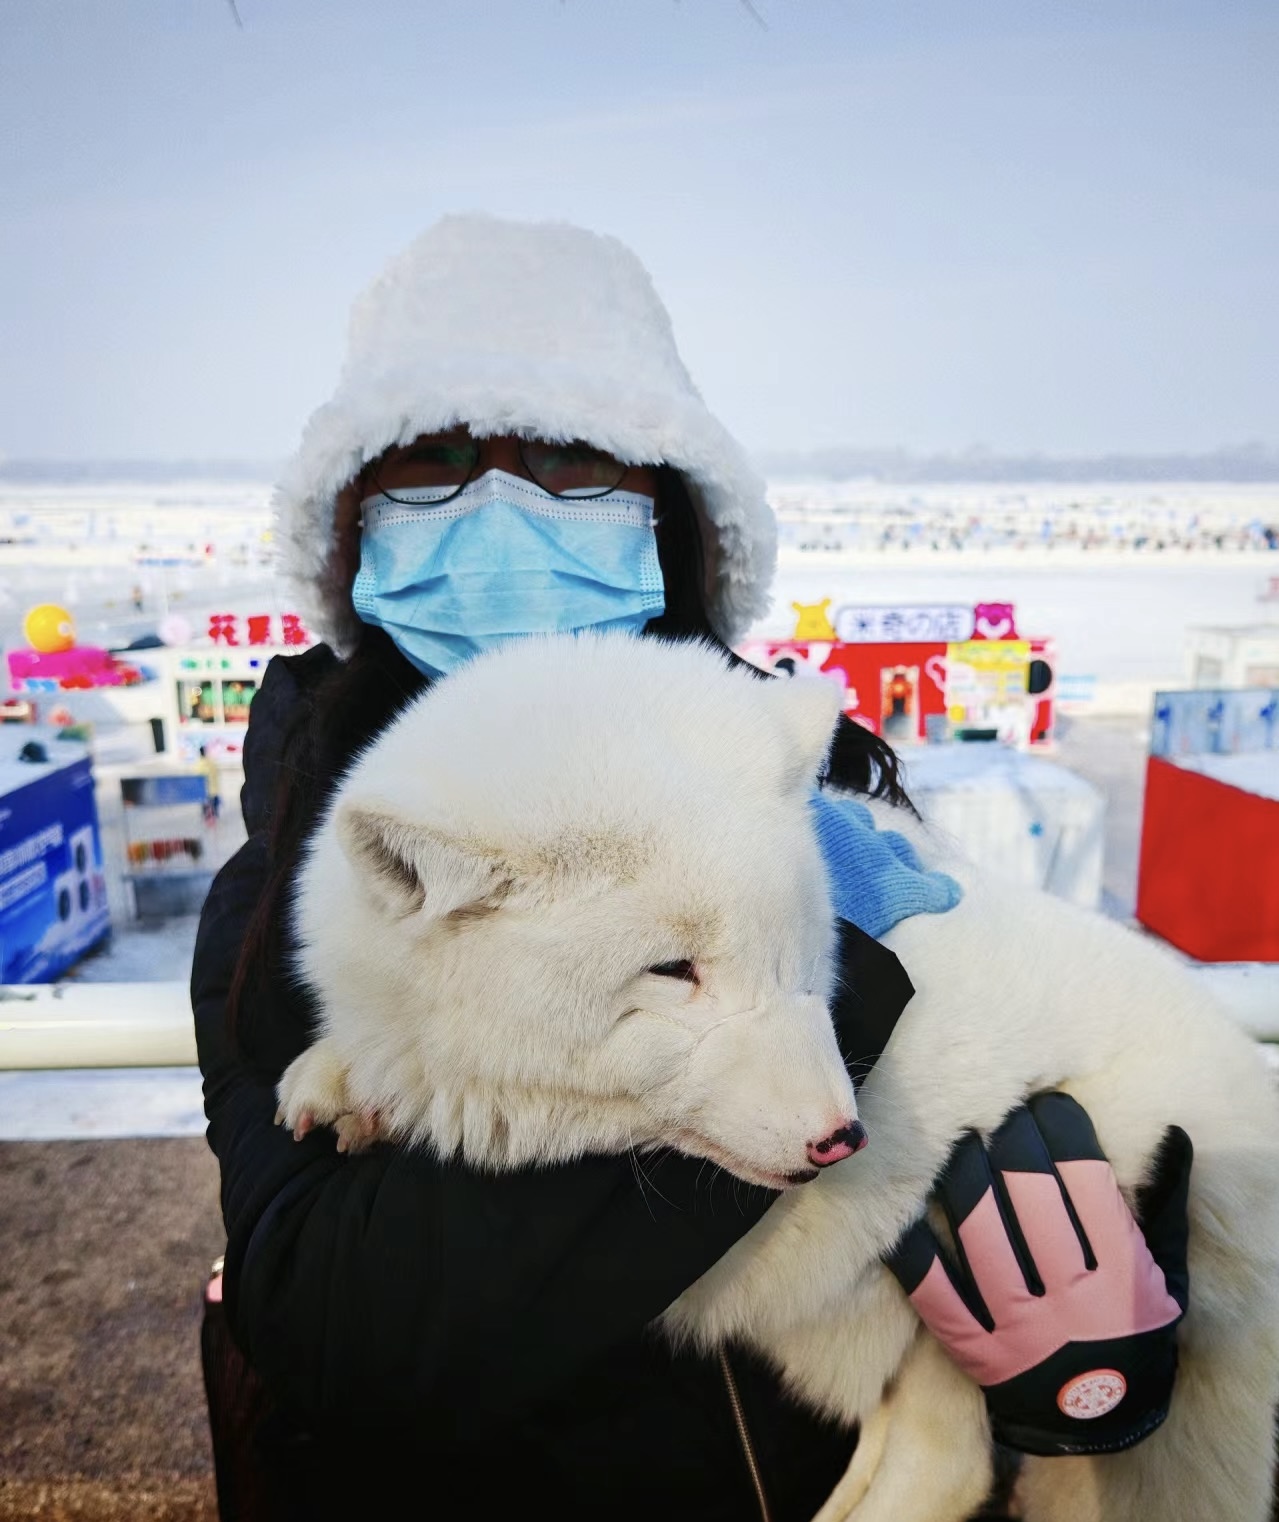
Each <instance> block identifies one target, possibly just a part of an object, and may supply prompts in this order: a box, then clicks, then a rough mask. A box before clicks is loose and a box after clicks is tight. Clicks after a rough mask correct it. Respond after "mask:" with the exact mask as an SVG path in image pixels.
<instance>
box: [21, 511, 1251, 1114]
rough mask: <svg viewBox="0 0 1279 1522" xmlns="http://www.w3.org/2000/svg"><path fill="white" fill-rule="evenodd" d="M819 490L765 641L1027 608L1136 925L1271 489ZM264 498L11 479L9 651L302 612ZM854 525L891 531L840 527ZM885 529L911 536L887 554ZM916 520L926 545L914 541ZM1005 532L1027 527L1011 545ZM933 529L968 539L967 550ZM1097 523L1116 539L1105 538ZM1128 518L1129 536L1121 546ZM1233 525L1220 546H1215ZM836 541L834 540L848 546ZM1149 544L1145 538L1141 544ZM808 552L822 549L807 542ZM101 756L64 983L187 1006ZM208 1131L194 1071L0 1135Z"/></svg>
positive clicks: (781, 575)
mask: <svg viewBox="0 0 1279 1522" xmlns="http://www.w3.org/2000/svg"><path fill="white" fill-rule="evenodd" d="M813 491H814V489H813V488H810V487H807V486H804V485H803V484H802V483H801V484H799V485H796V486H787V485H785V484H780V485H778V486H776V487H774V489H773V493H772V495H773V498H774V501H775V503H776V504H777V505H778V507H779V508H780V509H782V511H783V514H784V519H783V524H782V552H781V560H780V566H779V572H778V578H777V583H776V588H775V592H776V596H775V602H774V610H773V612H772V614H771V615H770V616H769V617H768V618H767V619H765V620H763V621H762V622H761V624H760V625H759V626H758V627H757V628H756V629H755V630H753V631H752V633H754V634H759V635H764V634H768V635H788V634H790V633H791V632H792V631H793V628H794V617H795V615H794V611H793V609H792V607H791V604H792V603H800V604H812V603H819V602H821V601H822V600H823V599H825V598H829V599H831V609H832V611H833V610H834V609H835V608H838V607H839V606H840V605H841V604H844V603H853V602H856V603H859V604H864V603H875V604H907V603H929V602H948V603H949V602H958V603H965V604H968V605H969V606H972V605H974V604H976V603H978V602H1010V603H1012V604H1013V605H1014V607H1015V609H1016V616H1017V624H1018V629H1019V632H1020V633H1021V634H1023V635H1049V636H1053V637H1054V638H1055V639H1056V642H1057V649H1058V676H1059V681H1060V680H1062V679H1065V680H1066V682H1067V684H1068V685H1069V686H1070V687H1071V688H1072V690H1074V691H1076V692H1078V693H1089V694H1091V697H1088V698H1083V699H1080V700H1077V701H1075V702H1072V703H1070V704H1067V705H1064V707H1065V710H1066V711H1064V712H1063V714H1062V715H1061V717H1060V719H1059V729H1058V740H1057V744H1056V747H1055V749H1054V752H1053V757H1054V759H1055V760H1056V761H1057V762H1058V763H1060V764H1061V765H1064V766H1066V767H1069V768H1070V769H1071V770H1072V771H1074V772H1076V773H1077V774H1078V775H1079V776H1080V777H1082V778H1084V779H1085V780H1086V781H1088V782H1090V783H1092V784H1093V785H1094V786H1096V787H1098V788H1099V789H1100V790H1101V791H1102V793H1103V794H1104V797H1105V800H1106V810H1105V823H1104V836H1105V840H1104V861H1103V877H1104V891H1103V897H1102V907H1103V909H1104V911H1105V912H1107V913H1110V914H1112V915H1114V916H1115V917H1117V918H1119V919H1122V920H1125V921H1130V920H1131V915H1132V908H1133V904H1134V902H1135V896H1136V867H1137V848H1138V842H1139V833H1140V813H1141V796H1142V785H1143V777H1144V765H1145V756H1146V747H1147V744H1148V739H1149V720H1150V695H1151V694H1152V693H1153V691H1154V690H1155V689H1156V688H1159V687H1178V686H1181V685H1185V682H1186V637H1187V631H1188V630H1189V629H1191V628H1193V627H1196V626H1203V625H1240V624H1245V623H1249V624H1250V623H1257V622H1262V621H1272V622H1275V623H1277V624H1279V602H1269V603H1268V602H1267V601H1266V600H1265V594H1266V593H1267V592H1268V591H1269V590H1270V588H1271V582H1272V578H1274V577H1276V576H1279V552H1275V551H1268V550H1266V549H1265V548H1264V544H1265V539H1264V533H1263V530H1262V529H1259V528H1258V527H1257V525H1265V524H1276V523H1279V486H1277V487H1271V488H1258V487H1249V488H1233V487H1223V488H1220V489H1217V488H1212V487H1205V486H1202V485H1198V484H1196V485H1195V486H1193V487H1185V488H1177V487H1169V486H1167V485H1162V484H1161V485H1160V486H1159V487H1158V488H1153V487H1135V486H1117V487H1105V486H1099V487H1098V488H1096V489H1095V490H1094V491H1092V492H1091V494H1089V493H1087V492H1081V489H1080V488H1077V487H1076V488H1072V487H1063V486H1060V485H1054V486H1052V487H1044V488H1022V487H1018V488H1016V489H1015V490H1012V489H1010V488H1009V487H1007V485H1001V486H1000V487H998V488H990V489H989V490H983V489H982V488H979V487H973V486H971V485H968V484H965V485H964V486H963V487H956V488H941V487H938V488H932V487H930V488H918V487H881V486H872V485H869V484H867V483H843V484H842V485H839V484H837V485H834V486H831V485H829V484H828V485H826V486H824V487H822V488H821V489H820V490H819V491H818V492H817V498H820V500H816V499H815V498H814V496H813ZM268 500H269V491H268V488H267V487H266V486H265V485H262V486H260V487H255V486H251V485H250V486H246V485H243V484H241V483H231V484H227V485H219V484H218V483H216V482H215V483H209V482H189V483H176V482H175V483H170V484H168V485H165V486H159V487H157V486H155V485H154V484H148V485H146V486H145V487H139V488H136V489H133V488H129V487H127V486H120V485H113V486H111V487H109V488H94V487H89V486H76V487H75V488H68V489H66V490H62V491H60V490H59V489H56V488H50V487H41V488H39V489H33V488H17V487H12V486H6V485H4V484H3V483H0V647H6V648H12V647H14V646H15V645H20V644H21V643H22V640H21V622H22V618H23V615H24V613H25V611H26V609H28V608H29V607H31V606H33V605H34V604H36V603H38V602H55V603H59V604H61V605H63V606H65V607H67V608H68V609H69V610H70V611H71V612H72V613H73V614H74V616H75V618H76V622H77V632H78V636H79V640H80V642H81V643H100V644H104V645H108V646H116V647H121V646H124V645H127V644H128V643H129V642H130V641H131V640H133V639H136V638H138V637H139V636H141V635H144V634H148V633H152V632H154V631H155V629H156V627H157V624H158V622H159V621H160V620H161V619H162V618H164V617H165V616H166V615H171V614H173V613H179V614H180V615H181V616H182V617H183V618H185V619H186V620H188V622H189V624H190V626H191V628H192V629H193V630H195V631H197V632H198V631H200V630H202V629H203V627H204V626H205V624H206V622H207V619H208V616H209V614H210V613H213V612H218V611H232V612H240V613H247V612H250V611H261V610H264V609H266V610H270V611H274V612H281V611H287V598H286V597H285V596H284V594H283V593H282V591H281V589H280V588H279V586H278V585H277V584H276V582H275V581H274V579H273V576H272V573H271V568H270V545H269V520H268V509H267V504H268ZM815 502H816V505H814V503H815ZM1072 504H1073V506H1072ZM858 512H860V513H861V514H863V515H864V517H865V520H866V523H867V524H876V525H878V531H877V532H875V533H872V532H870V531H866V532H863V533H862V534H861V535H860V536H859V537H858V536H854V535H851V534H849V533H848V527H849V525H850V524H851V523H854V522H855V521H856V513H858ZM983 515H984V516H983ZM888 523H891V524H895V525H897V529H895V531H894V534H893V536H892V537H891V538H890V539H889V540H888V541H887V542H885V540H884V536H883V532H882V529H883V526H884V525H885V524H888ZM912 523H919V524H922V525H925V526H927V528H928V530H929V532H927V533H926V532H924V530H922V529H921V531H920V532H919V533H912V531H911V528H910V525H911V524H912ZM983 523H984V524H985V525H986V527H985V528H984V529H983V528H982V524H983ZM1010 523H1013V524H1014V525H1016V524H1022V525H1024V531H1020V530H1019V531H1017V532H1010V531H1009V524H1010ZM939 524H947V525H958V526H962V527H964V534H963V536H962V542H961V545H960V547H956V544H955V543H953V542H947V540H946V538H945V535H944V534H942V533H941V532H940V531H939V529H938V525H939ZM1045 524H1050V525H1052V526H1053V532H1052V533H1048V532H1046V531H1045V529H1044V525H1045ZM1072 524H1073V525H1074V532H1073V534H1072V533H1071V532H1069V530H1070V526H1071V525H1072ZM814 525H816V527H817V528H818V529H820V534H817V533H815V532H814ZM832 525H833V527H832ZM975 525H976V526H975ZM1098 525H1101V526H1102V527H1106V528H1107V536H1106V537H1105V539H1104V541H1103V540H1102V539H1101V538H1099V537H1096V536H1098V535H1100V534H1101V528H1100V527H1098ZM1117 525H1127V527H1126V528H1124V529H1123V532H1122V533H1121V532H1120V531H1119V528H1117V527H1116V526H1117ZM1134 525H1136V529H1134ZM1152 525H1153V526H1154V527H1155V528H1156V529H1158V531H1159V533H1161V534H1162V535H1163V539H1162V541H1158V542H1163V543H1164V546H1165V547H1164V548H1163V549H1162V550H1159V549H1155V548H1154V544H1155V543H1156V542H1157V541H1156V539H1155V538H1154V537H1152V536H1150V535H1149V534H1146V533H1145V530H1148V529H1150V528H1151V526H1152ZM1223 525H1225V527H1224V528H1223ZM898 530H900V531H898ZM1218 530H1220V531H1221V533H1222V536H1223V543H1222V545H1218V544H1216V543H1215V542H1214V534H1216V533H1217V532H1218ZM837 532H838V533H840V534H842V535H843V538H842V541H841V546H840V548H838V549H835V548H832V547H830V546H831V545H833V543H834V542H835V541H834V538H833V537H832V536H833V535H834V534H835V533H837ZM929 533H931V535H932V537H931V538H930V537H929ZM1090 534H1092V535H1094V540H1093V541H1092V542H1091V543H1090V547H1089V548H1088V549H1084V548H1083V545H1084V542H1085V540H1086V539H1087V538H1088V536H1089V535H1090ZM1231 535H1233V536H1234V537H1233V538H1232V537H1231ZM1143 536H1144V537H1145V538H1146V539H1148V540H1149V543H1143V545H1142V547H1141V548H1134V541H1135V539H1136V538H1138V537H1143ZM934 539H935V540H936V547H934V543H933V541H934ZM804 543H807V544H818V545H824V546H826V547H824V548H823V547H818V548H809V549H802V548H800V545H801V544H804ZM143 546H145V548H143ZM94 744H95V771H96V774H97V779H98V796H99V804H100V815H101V820H102V827H103V834H104V843H105V845H106V849H107V855H108V870H109V873H111V874H113V883H112V900H111V901H112V911H113V921H114V930H113V934H112V936H111V939H110V941H109V943H107V944H106V945H105V946H103V947H102V948H101V949H100V950H98V951H97V952H95V953H92V954H91V955H89V956H88V957H86V958H85V959H84V960H83V961H82V962H81V963H80V964H79V965H78V966H77V967H76V968H75V969H74V970H73V972H72V973H71V974H70V975H69V981H71V982H75V983H104V982H114V983H124V984H137V983H165V984H168V985H171V986H172V988H173V989H174V990H175V995H174V997H175V999H178V1000H180V999H181V998H182V997H184V995H183V987H184V985H185V983H186V980H187V978H188V976H189V971H190V960H191V952H192V948H193V946H194V941H195V931H196V925H197V916H194V915H187V916H182V917H180V918H176V919H172V920H168V921H162V922H160V923H158V924H156V923H151V924H147V923H143V922H140V921H138V920H137V919H136V917H135V916H134V915H133V913H132V907H131V904H130V900H129V896H128V893H127V891H126V889H125V886H124V884H123V880H122V876H121V873H122V867H123V843H122V826H121V807H120V803H119V778H120V776H121V775H122V774H124V773H126V772H128V771H129V770H131V769H133V768H135V766H136V763H137V762H138V761H139V760H140V759H142V757H143V756H144V755H145V749H146V737H145V736H142V735H140V734H138V733H126V732H124V731H123V730H122V731H120V732H117V733H112V732H107V731H103V732H99V733H98V734H96V735H95V739H94ZM152 759H154V758H152ZM238 786H239V777H238V775H236V774H229V775H228V776H227V777H226V778H224V788H223V795H224V799H225V800H226V806H225V809H224V815H223V819H222V821H221V822H220V824H219V825H218V827H217V831H216V833H215V835H214V836H213V837H212V839H211V840H210V842H209V844H210V846H211V856H212V860H213V861H214V863H215V864H216V863H218V862H220V861H222V860H225V859H226V858H227V856H229V855H230V854H231V852H232V851H234V850H235V849H236V847H237V846H238V844H239V842H240V840H241V839H242V838H243V827H242V825H241V823H240V821H239V819H238V812H237V795H238ZM1245 971H1246V970H1244V969H1239V970H1236V972H1237V974H1238V975H1237V976H1236V977H1235V980H1234V982H1233V983H1230V984H1229V985H1227V983H1225V982H1222V980H1221V978H1220V977H1218V982H1221V986H1222V987H1223V988H1225V987H1227V986H1229V989H1230V990H1232V992H1233V996H1234V997H1236V1000H1237V1002H1238V1003H1239V1007H1240V1009H1241V1010H1242V1011H1243V1012H1244V1015H1245V1017H1246V1018H1250V1019H1252V1020H1253V1021H1254V1024H1255V1025H1256V1026H1257V1027H1258V1028H1264V1027H1266V1026H1267V1022H1268V1020H1269V1019H1270V1015H1269V1011H1270V1009H1271V1008H1272V1007H1273V1009H1274V1010H1275V1012H1276V1014H1277V1015H1279V983H1276V982H1275V981H1274V980H1273V979H1272V978H1271V977H1270V976H1269V975H1268V974H1267V973H1265V972H1264V971H1258V970H1253V972H1252V975H1251V976H1248V977H1246V978H1245V977H1244V973H1245ZM1214 976H1215V975H1214ZM0 1013H2V1011H0ZM1276 1033H1277V1034H1279V1032H1276ZM121 1127H123V1128H124V1129H120V1128H121ZM202 1128H203V1117H202V1114H201V1111H200V1097H199V1074H198V1072H196V1071H195V1070H194V1069H191V1068H178V1069H166V1068H154V1069H147V1070H145V1071H138V1070H130V1069H116V1070H101V1071H98V1072H95V1073H83V1072H76V1071H74V1070H63V1071H53V1072H43V1073H0V1136H3V1137H9V1136H19V1135H30V1136H37V1135H39V1136H52V1135H154V1134H169V1135H173V1134H194V1133H196V1132H198V1131H200V1130H201V1129H202Z"/></svg>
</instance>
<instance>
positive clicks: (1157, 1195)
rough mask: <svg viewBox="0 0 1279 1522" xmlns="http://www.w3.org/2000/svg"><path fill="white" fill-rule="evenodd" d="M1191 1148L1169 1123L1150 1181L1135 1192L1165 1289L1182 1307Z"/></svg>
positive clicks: (1186, 1288)
mask: <svg viewBox="0 0 1279 1522" xmlns="http://www.w3.org/2000/svg"><path fill="white" fill-rule="evenodd" d="M1194 1155H1195V1149H1194V1145H1193V1143H1192V1142H1191V1140H1190V1137H1189V1136H1187V1135H1186V1133H1185V1132H1184V1131H1183V1130H1182V1129H1181V1127H1180V1126H1169V1127H1168V1129H1167V1130H1166V1131H1165V1132H1164V1134H1163V1140H1162V1141H1161V1142H1160V1144H1159V1151H1158V1152H1157V1153H1156V1154H1155V1165H1154V1171H1153V1173H1152V1175H1151V1178H1150V1182H1149V1183H1148V1184H1145V1185H1144V1186H1143V1187H1142V1188H1141V1189H1139V1190H1138V1191H1137V1221H1138V1224H1139V1225H1140V1227H1141V1230H1142V1234H1143V1235H1144V1237H1145V1239H1146V1246H1147V1247H1149V1249H1150V1254H1151V1256H1152V1257H1153V1258H1154V1260H1155V1262H1156V1263H1158V1265H1159V1267H1160V1268H1161V1269H1162V1270H1163V1274H1164V1280H1165V1282H1166V1283H1167V1285H1168V1292H1169V1294H1170V1295H1171V1296H1172V1297H1173V1299H1174V1300H1175V1301H1176V1302H1177V1304H1178V1305H1180V1306H1181V1308H1182V1310H1183V1311H1184V1310H1185V1309H1186V1306H1187V1305H1188V1304H1189V1303H1190V1273H1189V1270H1188V1269H1187V1267H1186V1253H1187V1247H1188V1239H1189V1235H1190V1219H1189V1215H1188V1201H1189V1195H1190V1166H1191V1164H1192V1162H1193V1161H1194Z"/></svg>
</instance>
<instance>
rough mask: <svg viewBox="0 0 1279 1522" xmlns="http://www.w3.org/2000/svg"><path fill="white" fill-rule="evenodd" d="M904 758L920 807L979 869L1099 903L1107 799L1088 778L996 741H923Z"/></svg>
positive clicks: (1082, 901) (908, 783)
mask: <svg viewBox="0 0 1279 1522" xmlns="http://www.w3.org/2000/svg"><path fill="white" fill-rule="evenodd" d="M902 761H903V765H904V769H905V780H906V789H907V791H908V792H909V793H910V796H911V798H912V799H913V800H914V802H915V806H916V807H917V808H918V809H919V812H920V813H921V814H922V815H923V817H924V819H925V820H926V821H927V822H928V823H929V824H930V825H933V826H935V827H936V828H938V829H940V830H942V831H944V832H946V833H947V834H948V835H949V836H951V838H952V839H953V840H954V841H955V842H956V844H957V845H958V846H959V848H960V850H961V851H963V852H964V854H965V855H967V856H968V857H969V858H970V859H971V860H972V861H973V862H974V863H975V864H976V865H977V866H979V867H981V868H983V869H984V870H986V871H988V872H992V873H996V874H998V875H1000V876H1002V877H1006V878H1011V879H1012V880H1013V881H1015V882H1018V883H1024V884H1026V885H1028V886H1031V887H1037V888H1043V889H1045V890H1046V891H1047V892H1049V893H1052V894H1055V895H1056V896H1057V897H1058V898H1064V899H1066V900H1067V901H1068V902H1070V903H1072V904H1079V905H1081V906H1082V907H1084V908H1086V909H1097V908H1099V907H1100V905H1101V889H1102V868H1103V857H1104V847H1105V823H1106V800H1105V797H1104V796H1103V794H1102V793H1101V792H1100V791H1099V790H1098V789H1097V788H1095V787H1094V786H1093V785H1092V784H1091V783H1090V782H1086V781H1085V780H1084V779H1083V778H1082V777H1080V776H1078V775H1076V773H1074V772H1072V771H1070V770H1069V769H1068V768H1066V767H1064V766H1062V765H1060V764H1059V763H1057V762H1055V761H1050V760H1049V759H1048V758H1047V757H1045V756H1036V755H1028V754H1026V753H1025V752H1024V751H1017V750H1013V749H1011V748H1010V747H1007V746H1003V745H998V744H994V743H977V742H972V743H967V744H951V745H936V746H924V747H921V748H919V749H912V750H911V751H910V752H908V753H907V754H905V755H903V757H902Z"/></svg>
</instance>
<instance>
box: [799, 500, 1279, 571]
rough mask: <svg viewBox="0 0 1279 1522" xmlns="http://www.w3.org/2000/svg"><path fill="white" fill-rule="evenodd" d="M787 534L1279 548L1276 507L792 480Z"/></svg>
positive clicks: (1167, 548) (1047, 546) (837, 539)
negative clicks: (929, 494) (850, 491)
mask: <svg viewBox="0 0 1279 1522" xmlns="http://www.w3.org/2000/svg"><path fill="white" fill-rule="evenodd" d="M774 506H775V507H776V509H777V514H778V520H779V527H780V531H781V536H782V542H783V543H784V544H788V545H790V546H792V547H794V548H797V549H800V550H812V551H828V552H830V551H834V552H839V551H841V550H846V551H862V552H865V551H867V550H872V551H874V550H882V551H888V550H911V549H921V550H931V551H936V552H947V551H951V552H959V551H968V552H971V551H983V550H995V549H1014V550H1027V551H1030V550H1049V551H1051V550H1057V549H1062V550H1070V551H1088V550H1094V551H1096V550H1105V551H1124V552H1130V553H1132V554H1134V555H1149V554H1161V553H1178V552H1200V551H1206V552H1209V553H1212V552H1220V553H1223V554H1240V553H1243V554H1247V553H1258V554H1265V553H1268V552H1273V551H1279V501H1277V502H1276V505H1275V510H1274V513H1273V516H1270V515H1267V516H1266V517H1259V516H1256V515H1255V514H1251V513H1249V514H1241V513H1238V512H1235V511H1231V510H1229V509H1226V508H1219V509H1215V510H1204V509H1202V508H1196V509H1194V510H1190V511H1186V510H1179V509H1177V508H1175V507H1170V506H1167V505H1155V504H1150V505H1143V506H1142V507H1141V508H1136V507H1135V506H1134V505H1133V504H1131V503H1127V504H1123V505H1122V506H1116V507H1106V506H1102V505H1094V504H1086V505H1080V504H1070V505H1069V506H1063V507H1061V508H1056V509H1051V510H1048V511H1045V510H1043V509H1042V508H1039V509H1038V510H1037V509H1036V508H1035V507H1032V506H1030V505H1029V504H1027V505H1021V506H1018V507H1003V506H1000V507H996V508H993V509H991V510H985V511H983V510H981V509H976V510H975V509H974V507H973V505H972V503H971V501H965V502H963V503H954V504H948V503H945V502H935V501H929V502H916V503H900V502H897V503H875V502H868V501H866V500H864V499H860V500H848V499H845V500H843V501H840V500H838V498H834V497H833V496H832V495H831V494H828V493H823V492H815V493H813V494H811V495H808V494H805V493H804V492H803V491H801V490H799V489H797V488H789V489H786V490H785V491H780V492H777V493H775V494H774Z"/></svg>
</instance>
